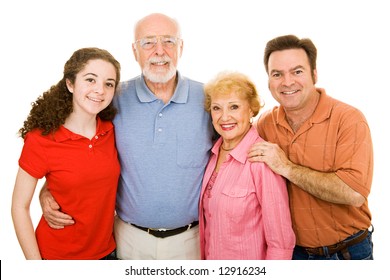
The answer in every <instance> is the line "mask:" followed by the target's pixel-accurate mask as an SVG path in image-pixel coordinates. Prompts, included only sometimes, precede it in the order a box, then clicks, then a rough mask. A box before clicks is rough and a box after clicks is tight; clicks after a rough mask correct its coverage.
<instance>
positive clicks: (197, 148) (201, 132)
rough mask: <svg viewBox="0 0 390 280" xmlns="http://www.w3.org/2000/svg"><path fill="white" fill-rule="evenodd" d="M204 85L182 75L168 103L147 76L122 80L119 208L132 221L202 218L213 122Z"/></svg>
mask: <svg viewBox="0 0 390 280" xmlns="http://www.w3.org/2000/svg"><path fill="white" fill-rule="evenodd" d="M203 102H204V94H203V85H202V84H201V83H199V82H196V81H193V80H190V79H188V78H185V77H182V76H181V75H180V74H179V73H178V84H177V87H176V90H175V93H174V95H173V96H172V99H171V100H170V101H169V102H168V103H167V104H164V103H163V102H162V101H161V100H160V99H157V98H156V96H155V95H154V94H153V93H152V92H151V91H150V90H149V89H148V87H147V86H146V84H145V81H144V78H143V76H138V77H136V78H134V79H131V80H129V81H126V82H122V83H121V86H120V93H119V94H117V95H116V96H115V98H114V104H115V106H116V107H117V108H118V111H119V112H118V114H117V116H116V117H115V119H114V125H115V137H116V145H117V149H118V153H119V160H120V164H121V176H120V180H119V186H118V193H117V205H116V210H117V214H118V215H119V217H120V218H121V219H122V220H123V221H125V222H128V223H133V224H136V225H139V226H143V227H148V228H177V227H181V226H184V225H186V224H189V223H191V222H193V221H196V220H198V203H199V194H200V189H201V183H202V179H203V173H204V170H205V167H206V164H207V162H208V159H209V152H210V149H211V147H212V138H213V133H214V132H213V131H214V130H213V127H212V123H211V118H210V115H209V113H207V112H206V111H205V110H204V103H203Z"/></svg>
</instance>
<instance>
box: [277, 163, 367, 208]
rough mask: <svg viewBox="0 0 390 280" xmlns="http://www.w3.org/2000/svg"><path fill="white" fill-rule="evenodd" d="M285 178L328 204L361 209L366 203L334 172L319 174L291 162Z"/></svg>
mask: <svg viewBox="0 0 390 280" xmlns="http://www.w3.org/2000/svg"><path fill="white" fill-rule="evenodd" d="M284 176H285V177H286V178H287V179H288V180H289V181H290V182H291V183H293V184H295V185H296V186H298V187H299V188H301V189H302V190H304V191H306V192H308V193H310V194H311V195H313V196H315V197H317V198H320V199H322V200H325V201H328V202H332V203H337V204H346V205H351V206H355V207H360V206H361V205H362V204H363V203H364V201H365V198H364V197H363V196H362V195H361V194H359V193H358V192H356V191H354V190H353V189H352V188H350V187H349V186H348V185H347V184H345V183H344V182H343V181H342V180H341V179H340V178H339V177H338V176H337V175H336V174H335V173H333V172H319V171H316V170H313V169H310V168H308V167H304V166H300V165H296V164H294V163H292V162H290V163H289V164H288V168H287V169H286V174H285V175H284Z"/></svg>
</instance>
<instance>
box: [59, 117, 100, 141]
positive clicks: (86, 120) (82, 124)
mask: <svg viewBox="0 0 390 280" xmlns="http://www.w3.org/2000/svg"><path fill="white" fill-rule="evenodd" d="M96 124H97V121H96V115H94V116H91V115H89V116H80V115H77V114H76V113H75V112H73V113H71V114H70V115H69V117H68V118H67V119H66V120H65V123H64V127H66V128H67V129H69V130H70V131H72V132H73V133H76V134H79V135H82V136H84V137H86V138H88V139H91V138H92V137H94V136H95V134H96Z"/></svg>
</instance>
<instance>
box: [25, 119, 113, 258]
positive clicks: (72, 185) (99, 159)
mask: <svg viewBox="0 0 390 280" xmlns="http://www.w3.org/2000/svg"><path fill="white" fill-rule="evenodd" d="M96 131H97V133H96V135H95V136H94V137H93V138H92V139H91V140H90V139H88V138H85V137H83V136H81V135H78V134H75V133H73V132H71V131H69V130H68V129H66V128H65V127H63V126H61V127H60V128H59V129H58V131H56V132H55V133H54V134H49V135H46V136H43V135H42V134H41V131H39V130H35V131H32V132H30V133H28V134H27V136H26V137H25V142H24V147H23V150H22V154H21V157H20V159H19V165H20V167H21V168H23V169H24V170H25V171H26V172H28V173H29V174H30V175H31V176H33V177H35V178H38V179H40V178H42V177H44V176H45V177H46V181H47V183H48V189H49V190H50V192H51V194H52V195H53V196H54V198H55V200H56V201H57V202H58V203H59V205H60V206H61V211H63V212H64V213H67V214H69V215H71V216H72V217H73V219H74V221H75V224H74V225H72V226H67V227H65V228H64V229H59V230H58V229H57V230H56V229H52V228H50V227H49V226H48V224H47V223H46V221H45V219H44V218H43V217H42V218H41V220H40V222H39V225H38V227H37V229H36V237H37V241H38V245H39V248H40V251H41V255H42V258H44V259H100V258H102V257H104V256H106V255H107V254H109V253H110V252H112V251H113V250H114V249H115V241H114V237H113V223H114V211H115V198H116V190H117V183H118V178H119V172H120V166H119V162H118V158H117V151H116V147H115V138H114V129H113V125H112V123H111V122H105V121H101V120H100V119H98V122H97V130H96Z"/></svg>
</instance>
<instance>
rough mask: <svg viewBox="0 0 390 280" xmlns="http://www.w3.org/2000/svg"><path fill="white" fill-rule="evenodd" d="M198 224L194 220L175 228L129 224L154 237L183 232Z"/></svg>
mask: <svg viewBox="0 0 390 280" xmlns="http://www.w3.org/2000/svg"><path fill="white" fill-rule="evenodd" d="M198 224H199V222H198V221H195V222H192V223H191V224H189V225H186V226H183V227H179V228H175V229H154V228H146V227H141V226H137V225H135V224H131V225H132V226H134V227H136V228H138V229H140V230H143V231H146V232H147V233H149V234H151V235H153V236H155V237H159V238H165V237H169V236H173V235H176V234H180V233H183V232H185V231H187V230H189V229H190V228H192V227H195V226H197V225H198Z"/></svg>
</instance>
